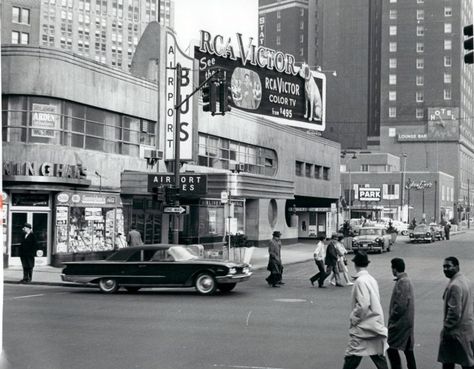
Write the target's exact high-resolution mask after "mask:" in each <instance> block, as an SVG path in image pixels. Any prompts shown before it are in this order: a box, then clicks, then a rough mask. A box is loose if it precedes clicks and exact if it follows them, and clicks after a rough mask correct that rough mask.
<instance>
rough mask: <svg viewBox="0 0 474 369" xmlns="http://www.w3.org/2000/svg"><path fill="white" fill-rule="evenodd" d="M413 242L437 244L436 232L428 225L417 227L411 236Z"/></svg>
mask: <svg viewBox="0 0 474 369" xmlns="http://www.w3.org/2000/svg"><path fill="white" fill-rule="evenodd" d="M409 236H410V241H411V242H420V241H421V242H435V239H436V237H435V232H434V231H433V229H431V227H430V226H429V225H427V224H419V225H417V226H416V227H415V228H414V229H413V230H412V231H411V232H410V234H409Z"/></svg>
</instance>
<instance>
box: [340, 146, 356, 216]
mask: <svg viewBox="0 0 474 369" xmlns="http://www.w3.org/2000/svg"><path fill="white" fill-rule="evenodd" d="M348 153H350V152H349V151H343V152H342V153H341V158H345V157H346V154H348ZM352 154H353V155H352V158H350V159H351V160H352V159H357V155H356V153H355V152H352ZM346 169H349V170H348V173H349V204H348V208H349V219H351V217H352V172H351V167H350V164H349V161H347V162H346Z"/></svg>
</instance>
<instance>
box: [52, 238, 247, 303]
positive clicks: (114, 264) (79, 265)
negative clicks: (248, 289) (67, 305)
mask: <svg viewBox="0 0 474 369" xmlns="http://www.w3.org/2000/svg"><path fill="white" fill-rule="evenodd" d="M64 264H65V267H64V269H63V271H62V274H61V279H62V280H63V281H67V282H76V283H83V284H96V285H98V287H99V289H100V290H101V291H102V292H105V293H114V292H116V291H117V290H118V289H119V288H120V287H124V288H125V289H126V290H127V291H129V292H136V291H138V290H139V289H140V288H143V287H195V288H196V290H197V291H198V292H199V293H201V294H203V295H211V294H213V293H214V292H215V291H216V290H217V289H219V290H220V291H221V292H229V291H231V290H232V289H233V288H234V287H235V285H236V284H237V283H238V282H243V281H246V280H248V279H249V278H250V276H251V275H252V272H251V270H250V265H248V264H242V263H234V262H232V261H222V260H210V259H200V258H199V257H198V256H196V255H195V254H193V253H192V252H191V251H190V250H189V249H187V248H186V246H183V245H163V244H160V245H149V246H137V247H126V248H123V249H120V250H118V251H116V252H115V253H113V254H112V255H110V256H109V257H108V258H107V259H105V260H94V261H76V262H67V263H64Z"/></svg>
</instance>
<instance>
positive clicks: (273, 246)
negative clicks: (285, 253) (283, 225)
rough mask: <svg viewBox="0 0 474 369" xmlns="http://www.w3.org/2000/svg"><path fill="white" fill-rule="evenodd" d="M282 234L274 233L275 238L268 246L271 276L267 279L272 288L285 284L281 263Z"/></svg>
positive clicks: (268, 267)
mask: <svg viewBox="0 0 474 369" xmlns="http://www.w3.org/2000/svg"><path fill="white" fill-rule="evenodd" d="M280 237H281V232H280V231H275V232H273V238H272V239H271V240H270V242H269V245H268V266H267V270H268V271H269V272H270V275H269V276H268V277H267V278H266V281H267V283H268V284H269V285H270V286H272V287H280V285H282V284H285V283H284V282H283V281H282V277H283V265H282V263H281V240H280Z"/></svg>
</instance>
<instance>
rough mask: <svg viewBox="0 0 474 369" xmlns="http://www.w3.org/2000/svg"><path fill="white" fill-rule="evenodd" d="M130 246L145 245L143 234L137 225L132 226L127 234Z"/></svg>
mask: <svg viewBox="0 0 474 369" xmlns="http://www.w3.org/2000/svg"><path fill="white" fill-rule="evenodd" d="M127 243H128V246H141V245H143V241H142V235H141V234H140V232H138V231H137V227H136V226H135V225H132V226H130V232H128V235H127Z"/></svg>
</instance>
